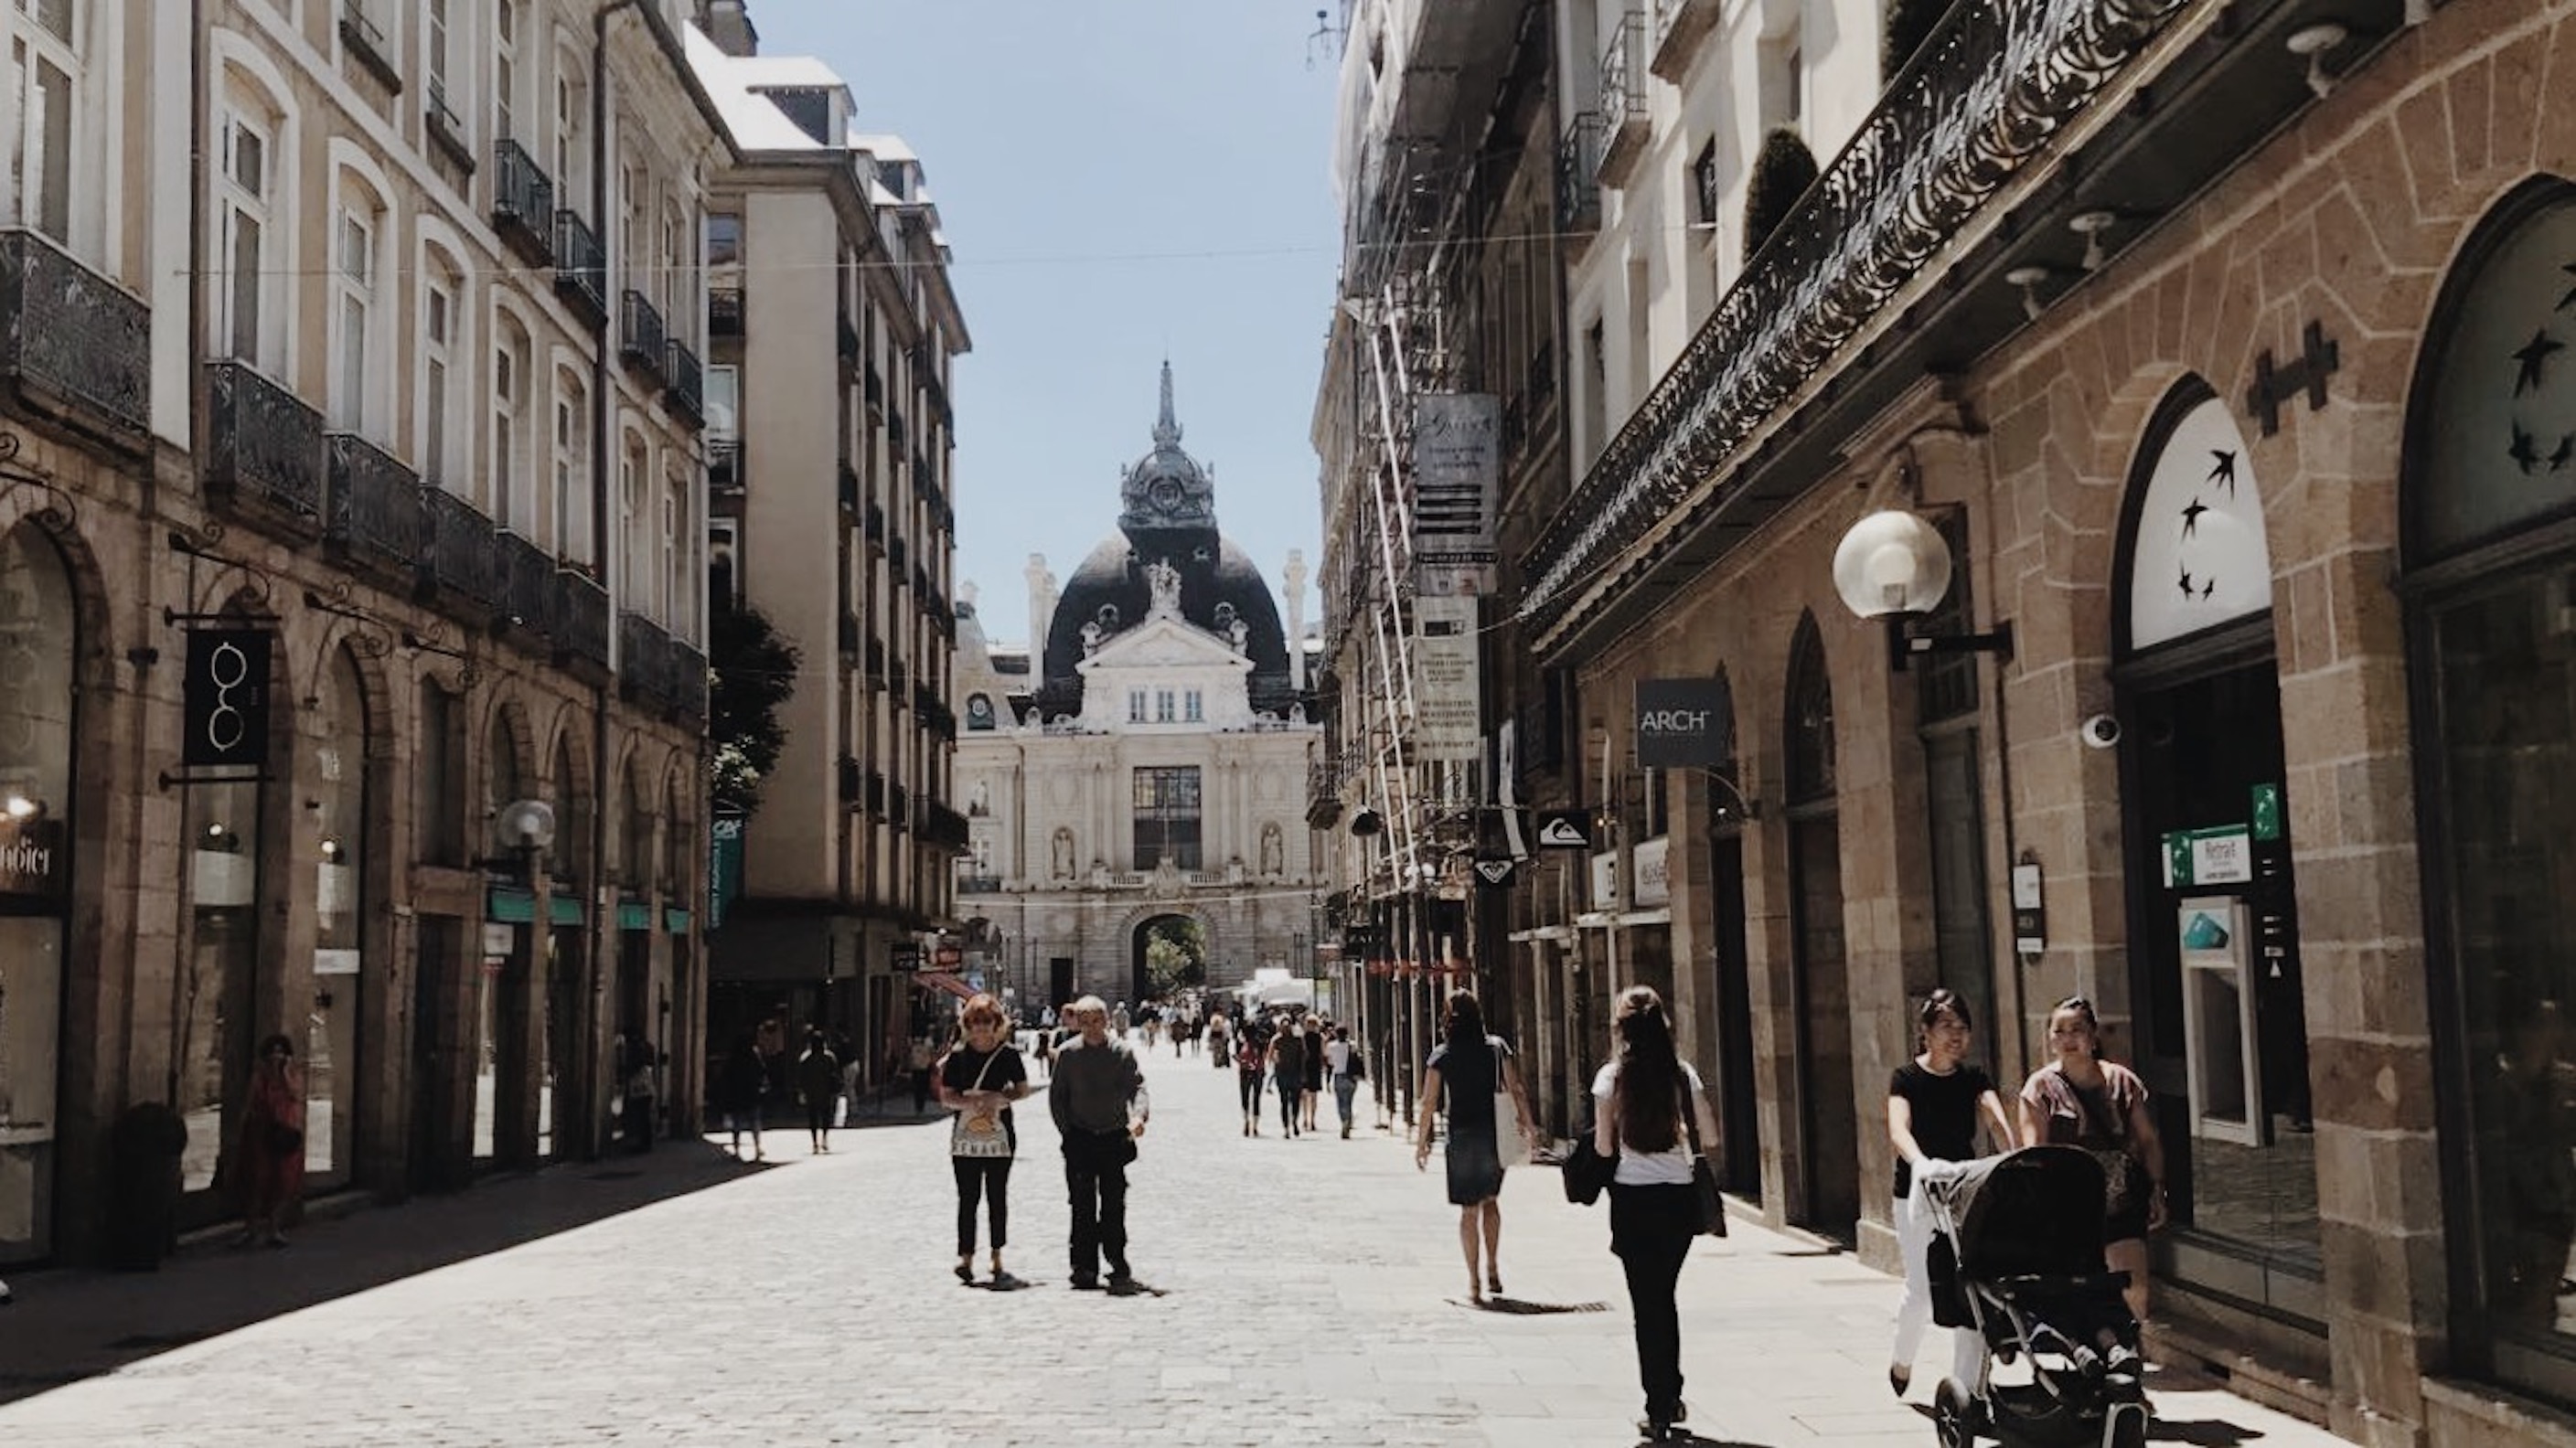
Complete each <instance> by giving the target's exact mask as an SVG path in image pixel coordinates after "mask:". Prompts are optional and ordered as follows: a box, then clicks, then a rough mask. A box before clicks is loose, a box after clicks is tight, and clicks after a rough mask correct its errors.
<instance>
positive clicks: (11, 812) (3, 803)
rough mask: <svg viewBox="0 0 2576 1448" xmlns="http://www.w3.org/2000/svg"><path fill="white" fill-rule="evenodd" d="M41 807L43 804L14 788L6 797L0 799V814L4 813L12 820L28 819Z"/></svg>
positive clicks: (41, 808) (40, 809) (42, 807)
mask: <svg viewBox="0 0 2576 1448" xmlns="http://www.w3.org/2000/svg"><path fill="white" fill-rule="evenodd" d="M43 809H44V806H43V805H40V804H38V803H36V802H35V801H34V800H32V799H29V798H27V797H26V796H25V795H23V794H19V793H17V792H15V791H14V790H13V791H11V793H10V795H9V797H8V798H7V799H0V814H5V815H7V816H8V817H9V818H11V819H13V820H23V819H28V818H30V817H32V816H34V815H35V814H37V813H38V812H40V811H42V810H43Z"/></svg>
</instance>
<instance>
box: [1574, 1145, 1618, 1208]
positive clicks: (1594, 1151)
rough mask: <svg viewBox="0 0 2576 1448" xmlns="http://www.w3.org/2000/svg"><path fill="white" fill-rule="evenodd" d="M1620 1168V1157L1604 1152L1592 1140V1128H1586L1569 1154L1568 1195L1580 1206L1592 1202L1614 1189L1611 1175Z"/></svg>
mask: <svg viewBox="0 0 2576 1448" xmlns="http://www.w3.org/2000/svg"><path fill="white" fill-rule="evenodd" d="M1618 1170H1619V1158H1618V1157H1616V1156H1603V1155H1602V1154H1601V1152H1600V1151H1599V1149H1598V1148H1596V1147H1594V1146H1593V1144H1592V1133H1591V1131H1590V1130H1588V1129H1587V1130H1585V1131H1584V1132H1583V1133H1582V1134H1581V1135H1579V1136H1577V1137H1575V1138H1574V1149H1573V1150H1571V1151H1569V1152H1567V1153H1566V1154H1565V1164H1564V1167H1563V1171H1564V1173H1565V1199H1566V1200H1567V1201H1569V1202H1572V1203H1573V1204H1574V1205H1576V1206H1578V1207H1588V1206H1590V1205H1592V1204H1593V1203H1594V1202H1597V1201H1599V1200H1601V1194H1602V1193H1603V1192H1605V1191H1608V1190H1609V1189H1610V1178H1611V1176H1612V1175H1613V1174H1614V1173H1616V1172H1617V1171H1618Z"/></svg>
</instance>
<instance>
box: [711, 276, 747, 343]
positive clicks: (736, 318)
mask: <svg viewBox="0 0 2576 1448" xmlns="http://www.w3.org/2000/svg"><path fill="white" fill-rule="evenodd" d="M707 335H708V336H710V337H739V336H741V335H742V288H741V287H738V286H732V287H709V288H707Z"/></svg>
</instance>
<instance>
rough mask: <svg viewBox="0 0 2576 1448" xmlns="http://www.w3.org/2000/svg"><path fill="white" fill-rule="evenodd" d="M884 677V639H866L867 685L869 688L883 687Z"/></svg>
mask: <svg viewBox="0 0 2576 1448" xmlns="http://www.w3.org/2000/svg"><path fill="white" fill-rule="evenodd" d="M885 677H886V648H885V641H884V640H883V639H870V640H868V657H867V678H868V687H869V688H871V689H882V688H884V687H885Z"/></svg>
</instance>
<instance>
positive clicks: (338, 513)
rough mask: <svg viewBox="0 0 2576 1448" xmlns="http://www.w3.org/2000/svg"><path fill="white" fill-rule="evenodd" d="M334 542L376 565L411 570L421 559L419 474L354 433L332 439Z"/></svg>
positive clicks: (333, 436) (336, 435)
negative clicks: (388, 565) (387, 565)
mask: <svg viewBox="0 0 2576 1448" xmlns="http://www.w3.org/2000/svg"><path fill="white" fill-rule="evenodd" d="M329 441H330V450H331V524H330V529H329V533H328V536H329V538H330V540H331V541H332V542H333V543H335V544H338V545H339V546H340V547H341V548H344V549H346V550H348V551H349V552H350V553H353V554H358V555H362V556H364V557H366V558H368V559H370V560H372V561H374V562H377V563H382V564H390V565H393V566H395V567H398V568H409V567H411V566H412V565H413V563H414V562H415V561H416V560H418V559H419V557H420V539H421V522H422V520H421V502H420V474H418V473H416V472H413V471H412V470H411V469H409V468H407V467H404V466H403V465H402V464H401V463H400V462H397V461H396V460H395V459H394V457H393V455H392V454H391V453H388V452H386V451H385V450H384V449H382V448H380V447H377V446H376V445H375V444H374V443H371V442H369V441H367V440H366V439H365V438H362V437H360V436H358V435H357V434H356V433H353V432H335V433H332V434H331V435H330V440H329Z"/></svg>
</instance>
